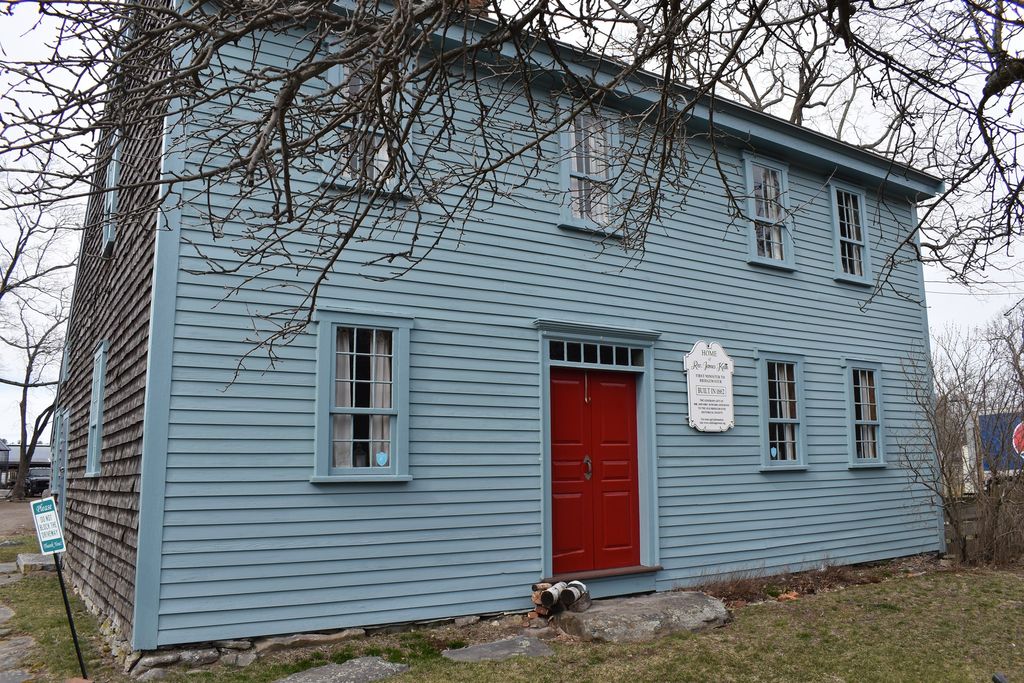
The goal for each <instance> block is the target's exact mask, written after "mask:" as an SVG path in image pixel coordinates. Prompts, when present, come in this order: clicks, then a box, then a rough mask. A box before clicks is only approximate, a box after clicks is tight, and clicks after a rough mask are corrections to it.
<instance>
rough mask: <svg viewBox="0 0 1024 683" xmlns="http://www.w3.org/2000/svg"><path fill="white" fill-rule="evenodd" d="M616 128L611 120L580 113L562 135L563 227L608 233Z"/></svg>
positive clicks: (611, 207)
mask: <svg viewBox="0 0 1024 683" xmlns="http://www.w3.org/2000/svg"><path fill="white" fill-rule="evenodd" d="M617 136H618V132H617V126H616V123H615V122H614V121H613V120H612V119H611V118H610V117H609V116H605V115H600V114H592V113H581V114H579V115H578V116H577V117H576V118H575V119H574V120H573V121H572V122H571V123H570V124H569V126H568V128H567V129H566V130H565V131H563V132H562V136H561V141H562V150H563V156H562V164H561V178H562V189H563V190H564V191H565V197H566V199H565V200H564V201H563V202H562V227H565V228H571V229H580V230H584V231H587V232H597V233H606V232H607V231H608V228H609V223H610V222H611V220H612V209H613V205H614V201H615V198H614V183H615V180H614V168H615V164H614V158H613V157H614V153H615V152H614V150H615V146H616V144H617Z"/></svg>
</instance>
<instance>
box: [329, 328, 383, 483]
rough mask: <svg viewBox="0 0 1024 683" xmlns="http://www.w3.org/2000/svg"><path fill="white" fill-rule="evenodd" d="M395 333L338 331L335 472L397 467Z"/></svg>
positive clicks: (333, 409)
mask: <svg viewBox="0 0 1024 683" xmlns="http://www.w3.org/2000/svg"><path fill="white" fill-rule="evenodd" d="M393 344H394V331H393V330H386V329H379V328H374V327H340V326H339V327H337V328H336V329H335V339H334V367H335V371H334V405H333V406H332V407H331V468H333V469H337V468H350V467H357V468H364V467H369V468H387V467H389V466H390V465H391V422H392V420H393V419H394V417H395V414H396V411H395V402H394V400H393V395H392V393H393V392H392V390H391V389H392V366H393V362H394V353H393V351H394V345H393Z"/></svg>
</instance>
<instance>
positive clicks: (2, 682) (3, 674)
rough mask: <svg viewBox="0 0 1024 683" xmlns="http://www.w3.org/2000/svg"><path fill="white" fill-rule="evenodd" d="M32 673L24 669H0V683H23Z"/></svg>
mask: <svg viewBox="0 0 1024 683" xmlns="http://www.w3.org/2000/svg"><path fill="white" fill-rule="evenodd" d="M31 678H32V674H30V673H28V672H25V671H0V683H25V681H27V680H30V679H31Z"/></svg>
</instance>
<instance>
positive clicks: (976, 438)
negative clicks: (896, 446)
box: [901, 313, 1024, 562]
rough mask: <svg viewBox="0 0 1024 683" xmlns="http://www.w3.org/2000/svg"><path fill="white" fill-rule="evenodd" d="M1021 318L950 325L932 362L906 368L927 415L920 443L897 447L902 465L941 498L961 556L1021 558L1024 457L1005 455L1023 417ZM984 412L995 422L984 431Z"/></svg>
mask: <svg viewBox="0 0 1024 683" xmlns="http://www.w3.org/2000/svg"><path fill="white" fill-rule="evenodd" d="M1022 323H1024V319H1022V316H1021V315H1020V314H1019V313H1018V314H1015V315H1012V316H1006V317H1004V318H1002V319H999V320H996V321H994V322H992V323H990V324H989V325H988V326H987V327H985V328H984V329H980V330H970V331H963V330H956V329H953V330H948V331H947V332H946V333H944V334H943V335H942V336H940V337H939V338H938V339H937V340H936V341H935V344H934V351H933V358H932V360H931V363H930V367H928V366H922V365H921V364H920V363H911V364H910V365H908V367H907V371H908V372H907V374H908V377H909V378H910V379H911V380H912V382H911V386H912V387H913V392H914V394H913V398H914V400H915V402H916V404H917V406H918V407H919V409H920V410H921V412H922V414H923V415H924V417H925V420H924V422H923V423H922V425H921V429H920V430H919V433H915V434H914V435H913V437H914V438H915V439H918V443H917V444H913V442H912V441H911V440H909V439H908V440H907V442H906V443H905V444H903V445H902V446H903V447H902V449H901V459H902V464H903V465H905V466H906V470H907V472H908V473H909V474H910V476H911V478H912V480H913V481H914V482H915V483H917V484H923V485H924V486H925V487H927V488H928V489H929V490H931V491H933V492H934V493H935V494H936V498H937V499H939V500H941V501H942V505H943V507H944V509H945V513H946V514H945V518H946V523H947V525H948V532H949V533H948V536H949V538H950V540H951V542H952V545H953V547H952V548H951V551H952V552H954V553H955V555H956V556H957V558H958V559H959V560H960V561H964V562H1009V561H1014V560H1016V559H1018V558H1020V557H1021V556H1022V555H1024V459H1022V458H1021V457H1020V456H1019V455H1015V454H1010V455H1009V456H1008V455H1007V454H1008V453H1010V444H1011V443H1012V437H1013V434H1012V432H1013V425H1014V424H1015V423H1016V421H1017V419H1019V418H1021V417H1024V382H1022V380H1024V365H1022V348H1021V344H1022V338H1021V329H1022V328H1021V325H1022ZM929 373H931V377H932V378H933V379H932V381H931V382H929V381H928V377H929ZM1011 416H1015V417H1016V418H1017V419H1009V418H1010V417H1011ZM986 417H988V418H993V419H990V420H989V421H988V423H987V424H988V425H989V426H988V427H987V432H986V433H985V434H984V435H983V434H982V433H981V431H980V429H979V420H984V419H985V418H986ZM997 417H999V418H1005V419H994V418H997ZM920 444H926V447H925V448H921V446H920ZM936 456H937V457H936Z"/></svg>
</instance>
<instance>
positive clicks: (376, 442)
mask: <svg viewBox="0 0 1024 683" xmlns="http://www.w3.org/2000/svg"><path fill="white" fill-rule="evenodd" d="M372 405H373V407H374V408H391V332H389V331H386V330H375V331H374V335H373V397H372ZM390 441H391V416H390V415H372V416H371V417H370V461H371V463H372V464H374V465H377V466H378V467H386V466H387V465H388V464H389V463H390V460H391V456H390V451H391V444H390ZM379 453H385V454H387V460H386V461H383V462H382V459H378V454H379Z"/></svg>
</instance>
